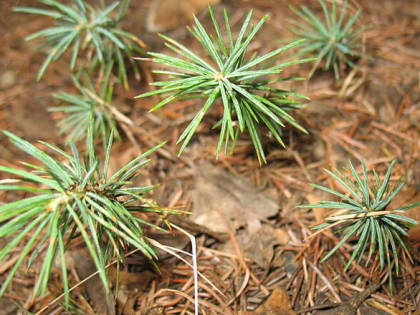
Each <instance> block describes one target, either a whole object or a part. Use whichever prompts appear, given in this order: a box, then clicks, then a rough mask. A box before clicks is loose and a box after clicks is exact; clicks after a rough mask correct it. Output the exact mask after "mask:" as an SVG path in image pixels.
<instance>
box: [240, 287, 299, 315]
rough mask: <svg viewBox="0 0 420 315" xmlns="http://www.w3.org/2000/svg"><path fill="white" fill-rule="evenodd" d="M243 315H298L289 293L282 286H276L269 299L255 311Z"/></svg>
mask: <svg viewBox="0 0 420 315" xmlns="http://www.w3.org/2000/svg"><path fill="white" fill-rule="evenodd" d="M243 315H296V312H295V311H294V310H293V309H292V306H291V304H290V300H289V295H288V294H287V292H286V291H284V290H283V289H280V288H275V289H274V291H273V293H272V294H271V295H270V297H269V298H268V300H267V301H266V302H265V303H264V304H263V305H262V306H260V307H259V308H258V309H256V310H255V311H253V312H246V313H243Z"/></svg>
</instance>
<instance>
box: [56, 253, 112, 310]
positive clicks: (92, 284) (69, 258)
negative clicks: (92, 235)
mask: <svg viewBox="0 0 420 315" xmlns="http://www.w3.org/2000/svg"><path fill="white" fill-rule="evenodd" d="M65 259H66V264H67V266H68V267H69V268H71V269H72V268H74V269H75V270H76V272H77V275H78V276H79V278H80V280H83V279H85V278H87V277H89V276H90V275H92V274H93V273H95V272H96V270H97V269H96V266H95V263H94V262H93V261H92V259H91V258H90V256H89V254H87V253H85V252H84V251H82V250H78V251H68V252H67V253H66V256H65ZM57 264H59V262H57ZM83 286H84V288H85V289H86V293H87V295H88V296H89V299H90V301H91V303H92V305H93V307H94V308H95V311H96V312H97V314H104V315H114V314H115V308H114V305H115V304H114V298H113V296H112V295H111V294H109V295H108V296H107V295H106V292H105V288H104V286H103V284H102V281H101V279H100V277H99V275H95V276H94V277H92V278H90V279H89V280H87V281H86V282H84V283H83Z"/></svg>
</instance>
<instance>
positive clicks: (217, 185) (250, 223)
mask: <svg viewBox="0 0 420 315" xmlns="http://www.w3.org/2000/svg"><path fill="white" fill-rule="evenodd" d="M192 200H193V213H192V216H191V220H192V221H194V222H195V223H197V224H201V225H203V226H206V227H207V228H208V229H210V230H212V231H214V232H220V233H221V232H226V231H227V230H229V229H230V228H231V227H232V228H234V229H237V228H239V227H243V226H247V229H248V232H249V233H251V234H253V233H255V232H257V231H258V230H259V229H260V228H261V222H260V221H261V220H264V219H266V218H268V217H271V216H274V215H276V214H277V212H278V208H279V207H278V205H277V203H276V202H274V201H273V200H272V199H270V198H268V197H266V196H265V195H264V194H263V193H262V192H261V191H258V189H257V188H255V187H253V186H252V185H251V183H249V181H248V180H246V179H245V178H242V177H236V176H234V175H232V174H230V173H227V172H226V171H224V170H220V169H217V168H215V167H213V166H212V165H209V164H207V165H203V166H200V169H199V171H198V174H197V177H196V181H195V189H194V190H193V191H192Z"/></svg>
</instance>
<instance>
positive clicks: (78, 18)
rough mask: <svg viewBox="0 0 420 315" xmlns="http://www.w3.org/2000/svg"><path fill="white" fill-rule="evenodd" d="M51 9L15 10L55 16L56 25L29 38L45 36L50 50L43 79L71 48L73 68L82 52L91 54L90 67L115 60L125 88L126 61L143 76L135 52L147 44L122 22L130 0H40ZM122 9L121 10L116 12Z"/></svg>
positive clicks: (104, 65)
mask: <svg viewBox="0 0 420 315" xmlns="http://www.w3.org/2000/svg"><path fill="white" fill-rule="evenodd" d="M38 1H39V2H40V3H42V4H44V5H46V6H48V7H50V8H51V9H40V8H31V7H16V8H15V9H14V11H15V12H22V13H32V14H40V15H45V16H49V17H51V18H53V19H54V20H55V25H54V26H52V27H49V28H46V29H43V30H40V31H38V32H36V33H34V34H31V35H29V36H28V37H27V38H26V40H33V39H36V38H39V37H43V38H45V44H46V46H47V48H48V49H49V53H48V56H47V58H46V59H45V61H44V63H43V65H42V66H41V69H40V70H39V73H38V80H39V79H41V78H42V76H43V75H44V73H45V70H46V69H47V67H48V65H49V64H50V63H51V62H52V61H55V60H57V59H59V58H60V57H61V56H62V55H63V54H64V53H65V52H66V51H67V50H70V49H71V51H72V56H71V62H70V69H71V70H74V69H75V67H76V63H77V60H78V58H79V56H80V55H83V56H87V60H85V64H86V65H88V66H87V68H90V69H94V68H96V66H99V67H100V69H101V70H104V68H105V67H106V65H107V64H108V63H110V62H114V66H116V67H117V69H118V70H117V71H118V78H119V80H120V82H121V83H122V84H123V85H124V87H125V88H128V80H127V69H126V66H125V61H126V60H128V61H129V62H130V63H131V66H132V69H133V71H134V72H135V73H136V75H137V76H138V77H139V69H138V66H137V64H136V63H135V62H133V60H132V58H131V57H132V56H133V54H140V55H142V54H144V47H145V46H144V44H143V42H142V41H141V40H140V39H139V38H138V37H136V36H135V35H133V34H131V33H129V32H127V31H124V30H123V29H121V28H120V26H119V23H120V22H121V20H122V19H123V18H124V16H125V14H126V12H127V8H128V5H129V2H130V0H122V1H121V3H120V2H118V1H117V2H113V3H112V4H110V5H109V6H107V7H101V8H98V7H94V6H91V5H89V4H87V3H86V2H85V0H71V3H70V4H68V5H67V4H63V3H61V2H60V1H56V0H38ZM117 8H118V12H115V11H116V9H117Z"/></svg>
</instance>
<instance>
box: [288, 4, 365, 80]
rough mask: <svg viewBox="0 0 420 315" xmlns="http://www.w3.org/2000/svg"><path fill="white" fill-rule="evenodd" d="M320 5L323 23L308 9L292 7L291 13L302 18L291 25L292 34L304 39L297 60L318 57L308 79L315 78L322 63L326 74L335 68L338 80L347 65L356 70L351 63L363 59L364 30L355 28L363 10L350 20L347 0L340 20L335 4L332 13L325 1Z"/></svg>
mask: <svg viewBox="0 0 420 315" xmlns="http://www.w3.org/2000/svg"><path fill="white" fill-rule="evenodd" d="M318 2H319V3H320V5H321V7H322V10H323V13H324V19H323V20H321V19H320V18H318V17H317V16H316V15H315V14H314V13H313V12H312V11H311V10H309V9H308V8H307V7H306V6H301V8H300V10H298V9H296V8H294V7H293V6H290V8H291V10H292V11H293V12H294V13H295V14H296V15H297V16H298V17H299V18H300V20H291V21H290V22H291V23H292V24H293V25H292V26H291V30H292V31H293V32H294V33H295V34H296V35H298V36H299V37H301V38H303V39H305V41H304V42H303V44H302V46H301V49H300V51H299V52H298V53H297V56H302V55H306V54H315V55H316V57H317V61H316V62H315V64H314V66H313V68H312V71H311V73H310V75H309V77H311V76H312V75H313V73H314V72H315V70H316V69H317V68H318V67H319V66H320V63H321V61H323V62H324V68H325V69H326V70H329V69H331V68H333V69H334V74H335V78H336V80H339V78H340V69H342V68H343V65H344V64H346V65H348V66H350V67H351V68H356V65H355V64H354V62H353V61H352V60H351V59H352V57H361V56H363V53H362V41H361V35H362V33H363V31H364V28H363V27H361V28H356V27H355V23H356V22H357V19H358V18H359V16H360V14H361V12H362V10H361V9H359V10H358V11H357V12H356V13H354V14H353V15H352V16H351V17H348V14H347V0H346V1H345V2H344V5H343V7H342V8H341V12H340V15H339V16H338V14H337V4H336V2H335V1H333V4H332V7H331V9H330V10H329V9H328V8H327V6H326V4H325V2H324V0H318Z"/></svg>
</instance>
